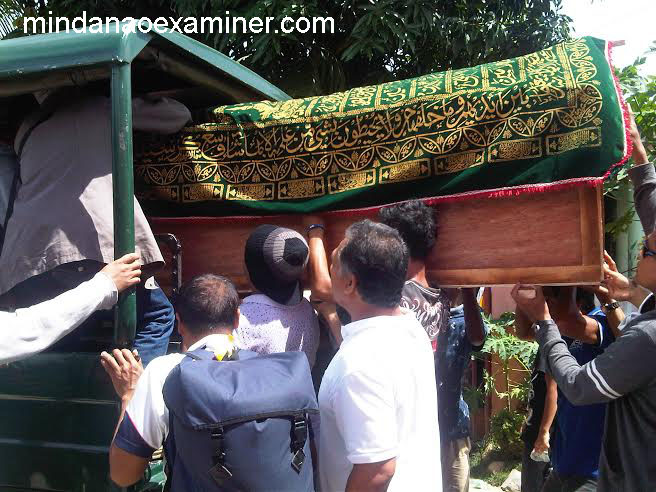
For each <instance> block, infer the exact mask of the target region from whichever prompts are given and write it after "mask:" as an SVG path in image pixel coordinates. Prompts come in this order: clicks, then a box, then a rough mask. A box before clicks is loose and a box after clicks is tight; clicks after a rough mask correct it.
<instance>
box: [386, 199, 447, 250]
mask: <svg viewBox="0 0 656 492" xmlns="http://www.w3.org/2000/svg"><path fill="white" fill-rule="evenodd" d="M378 218H379V219H380V221H381V222H382V223H383V224H386V225H388V226H390V227H391V228H393V229H396V230H397V231H399V234H400V235H401V237H402V238H403V240H404V241H405V244H406V245H407V246H408V250H409V251H410V257H411V258H416V259H421V260H423V259H425V258H426V257H427V256H428V254H429V253H430V250H431V249H432V248H433V245H434V244H435V236H436V235H437V226H436V224H435V209H433V208H431V207H429V206H428V205H426V204H425V203H424V202H422V201H421V200H410V201H408V202H403V203H399V204H397V205H391V206H389V207H384V208H381V209H380V211H379V212H378Z"/></svg>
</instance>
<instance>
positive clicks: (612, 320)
mask: <svg viewBox="0 0 656 492" xmlns="http://www.w3.org/2000/svg"><path fill="white" fill-rule="evenodd" d="M624 318H626V316H625V315H624V311H622V308H621V307H618V308H616V309H612V310H610V311H608V312H607V313H606V319H607V320H608V326H609V327H610V329H611V331H612V332H613V336H614V337H615V338H617V337H619V336H620V334H621V333H622V332H621V331H620V325H621V324H622V321H624Z"/></svg>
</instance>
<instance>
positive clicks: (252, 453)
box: [101, 274, 318, 492]
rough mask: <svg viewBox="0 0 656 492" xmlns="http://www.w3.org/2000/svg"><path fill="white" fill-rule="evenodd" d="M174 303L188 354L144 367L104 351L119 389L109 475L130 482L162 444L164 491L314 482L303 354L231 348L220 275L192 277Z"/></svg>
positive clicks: (229, 308)
mask: <svg viewBox="0 0 656 492" xmlns="http://www.w3.org/2000/svg"><path fill="white" fill-rule="evenodd" d="M175 305H176V319H177V321H178V330H179V332H180V335H181V336H182V348H183V350H186V351H187V352H186V354H185V353H180V354H169V355H165V356H162V357H158V358H156V359H154V360H153V361H152V362H151V363H150V364H149V365H148V367H147V368H146V369H145V370H144V369H143V368H142V367H141V364H140V361H139V360H138V357H135V354H133V353H132V352H131V351H129V350H126V349H124V350H118V349H116V350H114V351H113V354H112V355H110V354H109V353H107V352H103V353H102V354H101V363H102V365H103V367H104V368H105V370H106V371H107V373H108V374H109V376H110V377H111V379H112V383H113V385H114V389H115V390H116V393H117V394H118V396H119V397H120V398H121V416H120V417H119V424H118V427H117V430H116V434H115V437H114V442H113V443H112V445H111V448H110V452H109V464H110V476H111V478H112V480H113V481H114V482H116V483H117V484H118V485H120V486H129V485H132V484H134V483H136V482H137V481H138V480H139V479H140V478H141V477H142V476H143V473H144V470H145V469H146V467H147V466H148V461H149V460H150V457H151V455H152V453H153V452H154V451H155V450H156V449H158V448H159V447H160V446H161V445H162V444H163V446H164V453H165V456H166V462H167V487H168V490H172V491H190V492H191V491H197V490H203V491H207V490H254V491H256V490H270V489H271V487H273V488H274V489H279V490H293V491H295V490H298V491H307V490H313V483H312V460H311V457H310V451H309V449H310V448H309V439H308V435H309V418H308V414H309V413H316V412H317V410H318V409H317V402H316V398H315V395H314V388H313V385H312V378H311V375H310V368H309V365H308V362H307V358H306V357H305V355H304V354H303V353H302V352H290V353H283V354H272V355H267V356H260V357H256V354H255V353H253V352H248V351H240V350H237V349H236V347H235V346H234V340H233V336H232V332H233V330H234V329H235V328H236V327H237V325H238V323H239V296H238V295H237V291H236V289H235V287H234V285H233V284H232V282H230V280H228V279H227V278H225V277H221V276H219V275H213V274H205V275H201V276H199V277H196V278H194V279H192V280H191V281H189V282H188V283H186V284H185V285H183V286H182V287H181V289H180V293H179V294H178V297H177V299H176V302H175Z"/></svg>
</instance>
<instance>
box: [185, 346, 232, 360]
mask: <svg viewBox="0 0 656 492" xmlns="http://www.w3.org/2000/svg"><path fill="white" fill-rule="evenodd" d="M185 355H186V356H187V357H189V358H191V359H194V360H216V359H215V358H214V352H212V351H210V350H206V349H205V347H204V346H203V347H200V348H197V349H196V350H192V351H190V352H185ZM223 360H224V361H227V360H230V361H233V360H239V350H237V349H235V350H233V351H232V355H231V356H230V357H226V358H225V359H223Z"/></svg>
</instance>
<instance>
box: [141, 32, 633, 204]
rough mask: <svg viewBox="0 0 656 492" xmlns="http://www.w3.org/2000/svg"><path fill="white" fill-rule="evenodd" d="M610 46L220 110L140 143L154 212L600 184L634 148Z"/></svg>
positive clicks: (436, 197) (576, 44)
mask: <svg viewBox="0 0 656 492" xmlns="http://www.w3.org/2000/svg"><path fill="white" fill-rule="evenodd" d="M609 55H610V46H609V44H608V43H606V42H604V41H601V40H598V39H595V38H582V39H576V40H573V41H570V42H566V43H562V44H559V45H556V46H554V47H552V48H549V49H546V50H543V51H539V52H537V53H533V54H530V55H527V56H522V57H519V58H514V59H510V60H504V61H500V62H497V63H490V64H486V65H481V66H478V67H474V68H467V69H462V70H453V71H451V70H449V71H446V72H440V73H434V74H430V75H425V76H422V77H417V78H414V79H408V80H402V81H399V82H391V83H386V84H381V85H377V86H371V87H361V88H357V89H352V90H349V91H346V92H341V93H337V94H332V95H329V96H320V97H310V98H305V99H295V100H290V101H284V102H267V101H263V102H257V103H244V104H235V105H231V106H223V107H218V108H215V109H212V110H211V111H209V113H208V114H209V116H208V118H207V121H206V122H205V123H202V124H195V125H193V126H189V127H186V128H184V129H183V130H182V131H181V132H180V133H178V134H176V135H173V136H170V137H164V138H162V137H154V136H141V138H138V139H137V140H136V142H137V143H136V146H135V148H136V152H135V160H134V162H135V178H136V189H137V196H138V197H139V198H140V200H141V202H142V204H143V205H144V207H145V208H146V209H147V210H148V211H149V212H150V213H151V214H155V215H210V216H223V215H235V214H246V215H264V214H271V213H293V212H310V211H323V210H343V209H350V208H362V207H368V206H376V205H382V204H386V203H391V202H396V201H401V200H406V199H411V198H431V199H432V200H431V201H435V202H439V201H441V200H453V199H460V198H462V197H476V196H494V195H499V194H514V193H521V192H531V191H543V190H546V189H550V188H556V187H562V186H569V185H572V184H586V183H597V182H599V181H600V180H601V179H603V177H604V175H605V174H606V173H607V172H608V171H609V170H610V168H611V167H612V166H613V165H614V164H617V163H619V162H621V161H622V160H623V159H624V158H625V157H626V155H627V151H628V150H627V140H626V128H625V119H624V114H625V113H624V112H623V104H624V103H623V101H622V100H621V97H620V96H619V95H618V88H617V86H616V81H615V79H614V77H613V73H612V69H611V67H610V63H609Z"/></svg>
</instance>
